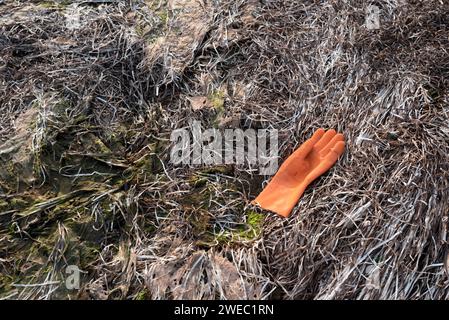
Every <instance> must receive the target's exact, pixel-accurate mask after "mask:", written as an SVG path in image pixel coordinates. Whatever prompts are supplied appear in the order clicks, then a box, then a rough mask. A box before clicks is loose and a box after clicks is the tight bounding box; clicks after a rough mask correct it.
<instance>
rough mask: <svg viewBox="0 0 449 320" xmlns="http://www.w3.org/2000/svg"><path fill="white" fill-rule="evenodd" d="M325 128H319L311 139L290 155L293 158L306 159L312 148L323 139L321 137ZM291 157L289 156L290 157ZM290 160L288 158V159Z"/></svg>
mask: <svg viewBox="0 0 449 320" xmlns="http://www.w3.org/2000/svg"><path fill="white" fill-rule="evenodd" d="M324 132H325V131H324V129H323V128H319V129H318V130H317V131H315V133H314V134H313V135H312V137H311V138H310V139H308V140H307V141H306V142H304V143H303V144H302V145H301V146H300V147H299V148H298V149H297V150H296V151H295V152H293V154H292V156H290V157H291V158H292V159H298V158H297V157H299V158H300V159H304V158H305V157H306V156H307V155H308V154H309V152H310V151H311V150H312V148H313V146H314V145H315V144H316V143H317V142H318V141H319V140H320V139H321V137H322V136H323V135H324ZM290 157H289V158H290ZM287 160H288V159H287Z"/></svg>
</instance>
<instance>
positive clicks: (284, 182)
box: [251, 128, 345, 217]
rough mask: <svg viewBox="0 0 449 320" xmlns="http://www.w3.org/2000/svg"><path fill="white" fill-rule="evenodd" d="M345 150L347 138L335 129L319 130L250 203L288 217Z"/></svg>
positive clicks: (285, 162)
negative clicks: (305, 193)
mask: <svg viewBox="0 0 449 320" xmlns="http://www.w3.org/2000/svg"><path fill="white" fill-rule="evenodd" d="M344 149H345V142H344V137H343V135H342V134H341V133H338V134H337V133H336V132H335V130H334V129H331V130H328V131H327V132H325V131H324V129H322V128H320V129H318V130H317V131H316V132H315V133H314V134H313V136H312V137H311V138H310V139H309V140H307V141H306V142H304V143H303V144H302V145H301V147H299V148H298V149H297V150H296V151H295V152H294V153H293V154H292V155H290V156H289V157H288V158H287V160H285V161H284V163H283V164H282V165H281V167H280V168H279V170H278V172H277V173H276V174H275V175H274V177H273V178H272V179H271V181H270V182H269V183H268V185H267V186H266V187H265V189H263V190H262V192H261V193H260V194H259V195H258V196H257V198H256V199H255V200H253V201H252V202H251V203H252V204H255V205H259V206H261V207H262V208H264V209H266V210H270V211H273V212H276V213H277V214H279V215H281V216H283V217H288V216H289V215H290V213H291V211H292V210H293V208H294V207H295V205H296V204H297V203H298V200H299V198H301V196H302V194H303V193H304V190H305V189H306V188H307V186H308V185H309V184H311V183H312V182H313V181H314V180H315V179H316V178H318V177H319V176H321V175H322V174H323V173H325V172H326V171H328V170H329V169H330V168H331V167H332V166H333V165H334V164H335V162H337V159H338V157H339V156H341V155H342V154H343V151H344Z"/></svg>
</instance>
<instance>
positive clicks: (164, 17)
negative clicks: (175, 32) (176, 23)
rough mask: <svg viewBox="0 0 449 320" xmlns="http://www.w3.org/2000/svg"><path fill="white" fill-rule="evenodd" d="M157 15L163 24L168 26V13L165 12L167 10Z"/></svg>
mask: <svg viewBox="0 0 449 320" xmlns="http://www.w3.org/2000/svg"><path fill="white" fill-rule="evenodd" d="M157 15H158V17H159V19H160V20H161V22H162V23H163V24H167V21H168V12H167V11H165V10H163V11H159V12H158V13H157Z"/></svg>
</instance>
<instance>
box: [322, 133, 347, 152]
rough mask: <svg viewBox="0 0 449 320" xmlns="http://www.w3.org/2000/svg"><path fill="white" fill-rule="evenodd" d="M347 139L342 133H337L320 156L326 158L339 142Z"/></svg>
mask: <svg viewBox="0 0 449 320" xmlns="http://www.w3.org/2000/svg"><path fill="white" fill-rule="evenodd" d="M344 140H345V137H344V136H343V135H342V134H341V133H337V134H336V135H335V136H334V137H333V138H332V140H331V141H329V143H328V144H327V145H326V146H325V147H324V148H323V149H321V151H320V156H322V157H324V156H326V155H327V154H328V152H329V151H330V150H331V149H332V148H333V147H334V146H335V145H336V144H337V142H339V141H344Z"/></svg>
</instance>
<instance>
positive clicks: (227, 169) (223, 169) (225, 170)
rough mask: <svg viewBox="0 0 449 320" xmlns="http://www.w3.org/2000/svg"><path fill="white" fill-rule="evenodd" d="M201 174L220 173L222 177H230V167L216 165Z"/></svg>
mask: <svg viewBox="0 0 449 320" xmlns="http://www.w3.org/2000/svg"><path fill="white" fill-rule="evenodd" d="M202 172H203V173H206V174H217V173H221V174H224V175H230V174H232V167H231V166H227V165H217V166H213V167H209V168H206V169H204V170H202Z"/></svg>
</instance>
